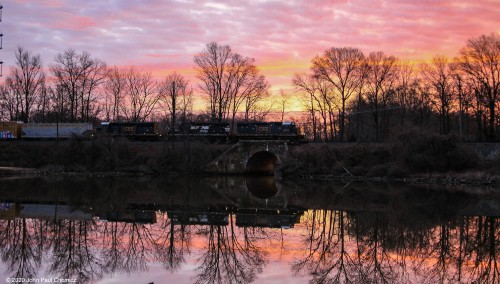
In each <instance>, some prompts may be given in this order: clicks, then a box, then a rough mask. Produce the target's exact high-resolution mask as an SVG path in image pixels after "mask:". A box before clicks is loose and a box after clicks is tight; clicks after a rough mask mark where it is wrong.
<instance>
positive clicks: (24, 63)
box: [9, 46, 45, 122]
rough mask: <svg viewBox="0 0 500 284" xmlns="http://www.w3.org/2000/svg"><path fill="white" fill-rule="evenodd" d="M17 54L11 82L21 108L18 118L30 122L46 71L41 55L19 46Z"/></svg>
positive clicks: (41, 90) (42, 86)
mask: <svg viewBox="0 0 500 284" xmlns="http://www.w3.org/2000/svg"><path fill="white" fill-rule="evenodd" d="M15 56H16V66H15V67H13V68H12V69H11V75H10V77H11V81H9V84H10V87H11V90H12V93H13V94H16V96H15V97H16V98H17V99H18V100H19V101H18V102H17V104H18V105H19V107H20V108H21V112H20V113H19V114H18V117H17V118H16V119H18V120H22V121H24V122H28V121H29V119H30V114H31V111H32V109H33V106H34V104H35V102H36V100H37V97H38V96H40V95H41V93H42V92H43V89H44V87H45V73H44V72H43V66H42V61H41V59H40V55H32V54H31V52H29V51H27V50H25V49H24V48H22V47H20V46H19V47H17V50H16V53H15Z"/></svg>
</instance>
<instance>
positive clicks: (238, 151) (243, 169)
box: [206, 140, 288, 175]
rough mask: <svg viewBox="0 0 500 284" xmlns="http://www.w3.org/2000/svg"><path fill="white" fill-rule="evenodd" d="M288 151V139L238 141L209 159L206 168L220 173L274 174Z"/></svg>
mask: <svg viewBox="0 0 500 284" xmlns="http://www.w3.org/2000/svg"><path fill="white" fill-rule="evenodd" d="M287 152H288V141H283V140H248V141H239V142H238V143H236V144H234V145H233V146H232V147H231V148H230V149H229V150H227V151H225V152H224V153H222V154H221V155H220V156H219V157H217V158H216V159H214V160H213V161H211V162H210V163H209V164H208V165H207V166H206V170H207V171H208V172H211V173H220V174H267V175H272V174H274V171H275V169H279V168H280V167H281V165H282V161H283V159H284V158H285V155H286V154H287Z"/></svg>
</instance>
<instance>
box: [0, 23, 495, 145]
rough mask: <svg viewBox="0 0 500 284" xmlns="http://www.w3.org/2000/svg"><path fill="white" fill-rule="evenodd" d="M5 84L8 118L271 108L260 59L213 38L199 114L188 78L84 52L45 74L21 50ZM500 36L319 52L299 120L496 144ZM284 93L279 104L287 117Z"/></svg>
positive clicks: (299, 82)
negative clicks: (434, 47)
mask: <svg viewBox="0 0 500 284" xmlns="http://www.w3.org/2000/svg"><path fill="white" fill-rule="evenodd" d="M15 56H16V66H14V67H12V68H11V72H10V75H9V76H7V78H6V80H5V82H4V84H2V85H1V86H0V110H1V112H0V113H1V116H0V119H2V120H21V121H25V122H56V121H60V122H95V121H99V120H106V121H116V120H120V121H145V120H153V121H164V122H165V123H166V125H167V126H168V128H172V127H177V126H178V125H180V124H182V123H183V122H186V121H188V120H203V121H213V122H230V123H231V125H232V126H234V123H235V121H236V120H264V119H265V118H266V117H268V115H269V114H270V113H271V111H272V109H273V108H274V106H273V102H274V103H275V98H274V99H273V97H272V96H270V93H269V87H270V85H269V83H268V82H267V80H266V78H265V77H264V76H263V75H262V74H261V73H260V71H259V70H258V68H257V67H256V65H255V60H254V59H253V58H249V57H245V56H242V55H240V54H238V53H235V52H233V50H232V49H231V48H230V47H229V46H227V45H219V44H218V43H215V42H211V43H208V44H207V45H206V47H205V49H203V50H202V51H201V52H200V53H199V54H197V55H195V56H194V63H195V71H196V75H197V78H198V79H199V83H198V89H199V90H200V92H201V94H202V95H204V98H205V99H206V110H205V111H202V112H200V113H197V115H196V116H195V115H194V113H193V89H192V87H190V86H189V82H188V81H187V80H186V79H185V78H183V76H181V75H179V74H177V73H172V74H169V75H167V76H166V77H164V78H162V79H155V78H153V76H152V74H151V73H150V72H147V71H144V70H140V69H138V68H136V67H129V68H117V67H108V66H107V65H106V64H105V62H103V61H101V60H99V59H97V58H93V57H92V56H91V55H90V54H89V53H87V52H81V53H78V52H76V51H75V50H72V49H68V50H66V51H64V52H62V53H59V54H58V55H57V56H56V57H55V59H54V62H53V64H51V65H50V66H49V68H48V69H49V73H50V74H46V72H45V71H44V66H43V65H42V61H41V58H40V56H39V55H35V54H32V53H31V52H30V51H27V50H25V49H24V48H22V47H18V49H17V50H16V52H15ZM499 58H500V36H499V35H498V33H491V34H489V35H481V36H479V37H475V38H471V39H469V40H468V41H467V43H466V45H465V47H463V48H462V49H461V50H460V52H459V54H458V55H457V56H456V57H455V58H453V59H449V58H447V57H446V56H441V55H437V56H435V57H434V58H432V60H431V61H430V62H428V63H415V62H409V61H405V60H400V59H398V58H396V57H394V56H391V55H387V54H385V53H384V52H381V51H379V52H372V53H370V54H368V55H365V54H364V53H363V52H362V51H361V50H359V49H357V48H353V47H342V48H339V47H332V48H330V49H328V50H326V51H324V53H323V54H322V55H319V56H316V57H315V58H313V59H312V66H311V68H310V71H309V72H308V73H302V74H295V75H294V77H293V79H292V84H293V86H294V87H295V89H296V91H297V93H298V97H300V98H302V99H303V102H304V106H305V108H306V111H305V112H304V115H303V116H302V118H301V120H302V121H301V126H302V128H303V130H304V132H305V134H306V136H307V137H309V138H310V139H311V140H314V141H386V140H388V139H390V138H391V137H393V136H395V134H397V133H398V132H400V131H401V130H403V129H407V128H411V127H416V128H421V129H426V130H429V131H432V132H436V133H439V134H455V135H456V136H458V139H459V140H460V141H496V140H497V137H498V131H499V130H498V129H499V124H500V119H499V118H498V115H497V113H498V111H499V107H500V104H499V92H500V60H499ZM286 101H287V99H286V97H285V96H284V95H283V94H282V99H281V101H280V102H279V105H280V106H279V107H280V112H281V120H283V119H284V114H285V112H286V110H285V107H286Z"/></svg>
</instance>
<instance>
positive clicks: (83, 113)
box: [51, 49, 106, 122]
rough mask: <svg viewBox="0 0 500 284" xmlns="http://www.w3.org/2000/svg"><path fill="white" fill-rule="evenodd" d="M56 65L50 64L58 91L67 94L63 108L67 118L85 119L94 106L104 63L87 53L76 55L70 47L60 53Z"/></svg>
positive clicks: (103, 75)
mask: <svg viewBox="0 0 500 284" xmlns="http://www.w3.org/2000/svg"><path fill="white" fill-rule="evenodd" d="M55 61H56V64H55V65H53V66H51V71H52V73H53V75H54V78H55V85H56V86H57V87H56V89H57V90H58V94H60V95H63V96H66V97H67V98H64V99H61V101H64V103H65V104H67V105H65V108H67V109H68V117H67V118H63V119H67V120H69V121H72V122H73V121H76V120H78V119H80V120H81V121H88V120H89V119H90V117H91V116H92V114H91V111H92V110H93V107H95V106H96V105H97V99H96V98H95V97H94V96H95V91H96V89H97V87H98V86H99V85H100V84H101V83H102V82H104V78H105V75H106V64H105V63H104V62H102V61H100V60H98V59H92V58H91V57H90V54H89V53H88V52H85V51H84V52H82V53H81V54H78V53H77V52H76V51H75V50H73V49H67V50H66V51H64V52H63V53H59V54H58V55H57V56H56V58H55Z"/></svg>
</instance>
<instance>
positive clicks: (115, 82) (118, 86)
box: [103, 67, 126, 121]
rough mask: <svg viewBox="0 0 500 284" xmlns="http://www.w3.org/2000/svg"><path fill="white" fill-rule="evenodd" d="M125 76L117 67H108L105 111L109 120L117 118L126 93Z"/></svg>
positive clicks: (105, 87)
mask: <svg viewBox="0 0 500 284" xmlns="http://www.w3.org/2000/svg"><path fill="white" fill-rule="evenodd" d="M125 84H126V81H125V77H124V74H123V72H121V71H120V70H119V69H118V68H117V67H113V68H110V69H108V72H107V78H106V81H105V82H104V88H103V89H104V112H105V118H106V120H107V121H111V120H117V119H118V118H119V117H120V109H121V108H122V105H123V97H124V95H125V87H126V86H125Z"/></svg>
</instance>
